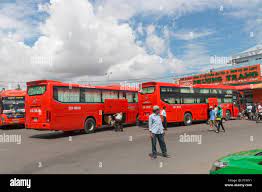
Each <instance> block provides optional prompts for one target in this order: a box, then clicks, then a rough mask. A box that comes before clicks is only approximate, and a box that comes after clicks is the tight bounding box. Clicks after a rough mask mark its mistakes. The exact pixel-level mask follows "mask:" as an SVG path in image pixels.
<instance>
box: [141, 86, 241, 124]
mask: <svg viewBox="0 0 262 192" xmlns="http://www.w3.org/2000/svg"><path fill="white" fill-rule="evenodd" d="M234 90H235V88H234V87H233V86H223V85H194V86H193V87H183V86H180V85H177V84H173V83H164V82H147V83H143V84H142V90H141V92H140V93H139V105H140V106H139V108H140V112H139V121H140V122H146V121H148V117H149V115H150V114H151V113H152V106H154V105H158V106H159V107H160V108H161V109H162V108H163V107H164V106H166V113H167V122H169V123H171V122H184V124H185V125H190V124H192V122H193V121H206V120H208V109H209V106H210V105H215V104H219V105H221V107H222V108H223V113H224V114H223V115H224V117H225V118H226V119H230V118H231V117H237V116H238V114H239V103H238V99H237V98H238V96H237V92H236V91H234Z"/></svg>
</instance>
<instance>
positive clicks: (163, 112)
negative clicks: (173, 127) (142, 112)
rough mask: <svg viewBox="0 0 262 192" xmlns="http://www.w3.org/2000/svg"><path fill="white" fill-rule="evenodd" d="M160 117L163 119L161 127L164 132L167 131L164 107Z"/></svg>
mask: <svg viewBox="0 0 262 192" xmlns="http://www.w3.org/2000/svg"><path fill="white" fill-rule="evenodd" d="M161 116H162V117H163V126H164V130H167V121H166V107H165V106H164V107H163V109H162V111H161Z"/></svg>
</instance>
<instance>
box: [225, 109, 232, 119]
mask: <svg viewBox="0 0 262 192" xmlns="http://www.w3.org/2000/svg"><path fill="white" fill-rule="evenodd" d="M225 119H226V121H228V120H230V119H231V112H230V110H226V118H225Z"/></svg>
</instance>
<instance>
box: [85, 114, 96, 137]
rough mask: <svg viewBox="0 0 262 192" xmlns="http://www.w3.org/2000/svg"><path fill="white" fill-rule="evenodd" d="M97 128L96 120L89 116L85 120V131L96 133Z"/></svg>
mask: <svg viewBox="0 0 262 192" xmlns="http://www.w3.org/2000/svg"><path fill="white" fill-rule="evenodd" d="M95 128H96V122H95V120H94V119H93V118H87V119H86V121H85V128H84V131H85V133H87V134H90V133H94V132H95Z"/></svg>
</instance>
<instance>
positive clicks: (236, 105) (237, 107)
mask: <svg viewBox="0 0 262 192" xmlns="http://www.w3.org/2000/svg"><path fill="white" fill-rule="evenodd" d="M240 98H241V94H240V93H239V92H238V91H234V92H233V105H232V107H233V109H232V111H233V117H238V114H239V112H240V111H241V102H240Z"/></svg>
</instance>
